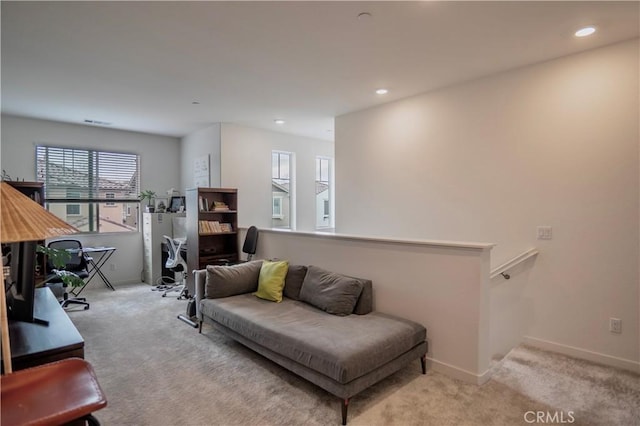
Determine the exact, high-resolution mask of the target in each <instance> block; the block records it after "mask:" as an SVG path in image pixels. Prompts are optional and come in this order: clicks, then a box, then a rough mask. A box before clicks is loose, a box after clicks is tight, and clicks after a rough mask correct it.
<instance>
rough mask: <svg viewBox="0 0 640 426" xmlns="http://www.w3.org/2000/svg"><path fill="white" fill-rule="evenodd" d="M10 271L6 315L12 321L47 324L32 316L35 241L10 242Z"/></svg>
mask: <svg viewBox="0 0 640 426" xmlns="http://www.w3.org/2000/svg"><path fill="white" fill-rule="evenodd" d="M10 247H11V261H10V266H11V272H10V275H9V277H8V280H7V281H8V282H7V283H5V286H6V285H8V286H9V289H8V291H6V294H7V316H8V317H9V319H11V320H14V321H24V322H31V323H36V324H42V325H47V324H48V321H45V320H42V319H39V318H36V317H35V316H34V310H33V309H34V304H35V292H36V277H35V268H34V266H35V259H36V242H35V241H25V242H20V243H12V244H10Z"/></svg>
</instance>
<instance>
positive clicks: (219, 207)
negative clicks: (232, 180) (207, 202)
mask: <svg viewBox="0 0 640 426" xmlns="http://www.w3.org/2000/svg"><path fill="white" fill-rule="evenodd" d="M212 207H213V210H214V211H228V210H229V206H228V205H227V203H225V202H224V201H214V202H213V206H212Z"/></svg>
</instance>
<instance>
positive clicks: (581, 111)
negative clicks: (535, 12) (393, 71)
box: [335, 39, 640, 368]
mask: <svg viewBox="0 0 640 426" xmlns="http://www.w3.org/2000/svg"><path fill="white" fill-rule="evenodd" d="M638 50H639V46H638V40H637V39H636V40H632V41H628V42H624V43H619V44H615V45H611V46H608V47H605V48H600V49H595V50H591V51H587V52H584V53H581V54H577V55H572V56H568V57H564V58H560V59H557V60H553V61H548V62H545V63H541V64H537V65H532V66H529V67H524V68H521V69H518V70H514V71H511V72H505V73H502V74H498V75H494V76H490V77H487V78H483V79H480V80H476V81H472V82H468V83H465V84H460V85H457V86H453V87H449V88H444V89H442V90H437V91H434V92H430V93H426V94H423V95H420V96H415V97H412V98H408V99H404V100H401V101H398V102H393V103H389V104H386V105H383V106H380V107H377V108H372V109H368V110H364V111H360V112H355V113H352V114H347V115H344V116H341V117H338V118H337V119H336V143H335V145H336V148H335V150H336V157H337V159H338V160H339V161H338V163H337V167H336V181H337V185H338V188H339V190H338V192H337V195H336V209H337V212H336V218H337V222H336V223H337V230H338V231H339V232H346V233H355V234H365V235H383V236H394V237H412V238H428V239H446V240H464V241H468V240H472V241H492V242H495V243H497V247H496V248H495V249H494V251H493V253H492V266H496V265H498V264H500V263H502V262H503V261H505V260H507V259H508V258H510V257H513V256H515V255H517V254H519V253H520V252H522V251H524V250H526V249H528V248H530V247H535V246H537V247H538V248H539V249H540V251H541V253H540V255H539V256H538V258H537V259H536V262H535V266H534V267H532V269H531V271H530V274H529V277H528V282H527V283H526V286H525V288H523V289H522V294H521V298H524V299H525V300H527V301H530V306H531V309H530V311H528V312H526V317H525V318H522V321H524V322H525V323H526V330H527V331H526V333H527V334H528V335H529V337H530V338H528V341H530V342H536V341H537V342H539V343H540V344H543V343H544V344H548V345H549V347H553V348H554V349H557V350H564V349H567V348H573V349H574V350H575V351H574V352H578V353H581V354H582V355H586V354H588V353H595V354H597V355H598V356H599V359H600V360H602V361H606V360H607V359H609V360H612V359H613V360H617V361H620V362H621V363H622V364H625V365H626V366H629V365H633V366H635V368H638V366H640V364H639V363H638V361H639V346H640V345H639V328H638V324H639V318H638V309H639V304H638V301H639V295H638V277H639V265H638V263H639V262H638V258H639V252H638V245H639V229H638V217H639V209H638V204H639V203H638V201H639V193H640V191H639V167H638V165H639V150H638V147H639V132H638V117H639V112H640V109H639V97H638V93H639V87H638V74H639V72H638V71H639V70H638V59H639V58H638ZM380 194H385V195H384V197H382V199H381V197H380ZM538 225H550V226H553V239H552V240H550V241H540V240H536V227H537V226H538ZM499 300H503V302H504V303H508V302H506V301H507V300H509V297H504V298H495V301H494V302H495V303H496V306H495V308H496V309H502V310H503V311H504V309H508V306H504V305H503V306H497V305H498V304H500V303H503V302H499ZM492 309H493V307H492ZM610 317H617V318H621V319H622V321H623V333H622V334H621V335H616V334H612V333H610V332H609V331H608V325H609V318H610ZM625 327H626V328H625ZM576 348H577V349H576Z"/></svg>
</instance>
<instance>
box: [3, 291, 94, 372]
mask: <svg viewBox="0 0 640 426" xmlns="http://www.w3.org/2000/svg"><path fill="white" fill-rule="evenodd" d="M34 314H35V317H36V318H40V319H43V320H46V321H49V325H48V326H45V325H40V324H32V323H28V322H22V321H9V339H10V343H11V361H12V363H13V370H14V371H15V370H22V369H25V368H29V367H33V366H36V365H40V364H45V363H48V362H52V361H57V360H60V359H64V358H70V357H79V358H84V339H83V338H82V336H81V335H80V333H79V332H78V330H77V329H76V327H75V326H74V325H73V323H72V322H71V319H69V316H68V315H67V313H66V312H65V311H64V309H62V307H61V306H60V303H59V302H58V300H57V299H56V297H55V296H54V295H53V293H52V292H51V289H49V288H46V287H44V288H37V289H36V297H35V305H34Z"/></svg>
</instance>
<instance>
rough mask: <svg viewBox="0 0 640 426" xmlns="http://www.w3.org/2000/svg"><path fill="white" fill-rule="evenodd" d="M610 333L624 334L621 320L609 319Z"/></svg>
mask: <svg viewBox="0 0 640 426" xmlns="http://www.w3.org/2000/svg"><path fill="white" fill-rule="evenodd" d="M609 331H610V332H612V333H618V334H619V333H622V320H621V319H620V318H609Z"/></svg>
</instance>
